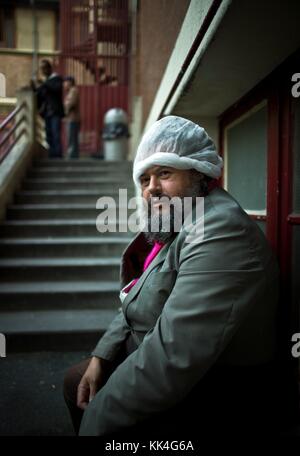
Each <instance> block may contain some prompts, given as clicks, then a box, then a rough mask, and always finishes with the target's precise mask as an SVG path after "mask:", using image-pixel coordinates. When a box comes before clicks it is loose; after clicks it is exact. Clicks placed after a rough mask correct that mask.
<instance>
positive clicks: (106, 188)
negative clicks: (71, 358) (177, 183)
mask: <svg viewBox="0 0 300 456" xmlns="http://www.w3.org/2000/svg"><path fill="white" fill-rule="evenodd" d="M131 168H132V164H131V162H126V161H124V162H105V161H98V160H92V159H90V160H88V159H82V160H78V161H76V160H74V161H63V160H46V159H43V160H37V161H35V162H34V165H33V167H32V169H31V170H30V171H29V173H28V175H27V178H26V179H25V181H24V182H23V186H22V189H21V190H20V191H19V192H18V193H17V194H16V195H15V201H14V203H13V204H12V205H10V206H9V207H8V208H7V218H6V220H5V221H4V222H2V223H1V224H0V302H1V307H0V332H1V333H4V334H5V335H6V338H7V351H8V352H9V351H11V350H13V351H14V350H20V349H22V350H24V351H26V350H31V349H34V350H44V349H51V350H55V349H58V350H60V349H64V348H65V347H68V348H69V349H74V350H77V349H84V348H87V349H92V348H93V345H94V344H95V343H96V342H97V340H98V339H99V337H100V336H101V334H103V332H104V331H105V330H106V328H107V326H108V325H109V323H110V321H111V320H112V319H113V317H114V315H116V313H117V309H118V307H119V306H120V302H119V298H118V294H119V268H120V257H121V254H122V251H123V250H124V249H125V247H126V245H127V244H128V242H129V241H130V239H131V238H132V236H133V234H132V233H131V232H130V231H128V230H127V232H119V230H118V229H117V230H116V232H109V233H108V232H106V233H99V232H98V231H97V229H96V217H97V216H98V215H99V214H101V212H102V210H100V209H96V201H97V199H98V198H100V197H101V196H112V197H115V199H116V201H118V191H119V188H127V189H128V198H130V197H132V196H134V186H133V183H132V177H131ZM128 212H129V211H128ZM123 224H127V220H121V221H119V226H121V225H123ZM124 226H126V225H124Z"/></svg>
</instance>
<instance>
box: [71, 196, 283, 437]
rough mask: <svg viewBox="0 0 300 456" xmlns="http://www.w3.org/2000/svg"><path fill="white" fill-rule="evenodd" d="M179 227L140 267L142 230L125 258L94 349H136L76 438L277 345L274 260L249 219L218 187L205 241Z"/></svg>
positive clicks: (256, 360) (267, 356) (136, 419)
mask: <svg viewBox="0 0 300 456" xmlns="http://www.w3.org/2000/svg"><path fill="white" fill-rule="evenodd" d="M186 237H187V232H186V231H185V230H184V229H183V230H181V231H180V232H179V233H178V234H177V236H176V237H175V239H174V240H173V241H171V242H169V243H168V244H166V245H165V246H164V247H163V248H162V250H161V251H160V252H159V253H158V255H157V256H156V257H155V259H154V260H153V261H152V263H151V264H150V265H149V267H148V268H147V269H146V271H145V272H144V273H142V274H141V271H142V264H143V260H144V258H145V256H146V254H147V252H148V251H149V247H150V246H149V245H147V243H146V242H145V239H144V235H143V233H139V234H138V235H137V236H136V237H135V239H133V241H132V242H131V243H130V244H129V246H128V247H127V249H126V250H125V252H124V254H123V257H122V264H121V288H122V287H123V286H124V285H125V284H127V283H128V282H129V281H130V280H131V279H133V278H134V277H138V276H139V275H140V274H141V277H140V279H139V281H138V282H137V284H136V285H135V286H134V287H133V288H132V289H131V290H130V291H129V293H128V295H127V296H126V298H125V300H124V301H123V303H122V311H120V312H119V313H118V315H117V316H116V317H115V319H114V320H113V322H112V323H111V325H110V327H109V328H108V330H107V331H106V333H105V334H104V336H103V337H102V338H101V339H100V341H99V343H98V345H97V347H96V348H95V350H94V352H93V355H95V356H99V357H102V358H104V359H107V360H111V361H113V360H114V359H115V357H116V356H117V354H118V352H119V350H120V348H121V347H122V346H124V344H125V343H126V341H128V339H129V338H131V340H132V339H133V340H134V342H135V344H136V349H135V350H133V351H132V353H130V354H128V356H127V358H126V359H125V360H124V361H123V362H122V363H121V364H120V365H119V366H118V367H117V368H116V370H115V371H114V372H113V373H112V375H111V376H110V378H109V379H108V381H107V383H106V384H105V385H104V386H103V388H101V389H100V391H99V392H98V393H97V395H96V396H95V398H94V399H93V400H92V401H91V403H90V404H89V406H88V407H87V409H86V411H85V413H84V417H83V421H82V424H81V428H80V435H97V436H102V435H107V434H110V433H114V432H118V431H122V430H124V429H126V428H127V427H128V426H133V425H136V424H137V423H140V422H142V421H143V420H145V419H147V418H149V417H152V416H155V415H156V414H159V413H162V412H164V411H165V410H168V409H169V408H171V407H173V406H174V405H176V404H177V403H178V402H180V401H182V400H184V398H185V397H186V396H187V395H188V394H189V392H190V391H191V390H192V389H193V388H194V387H195V385H197V384H198V382H199V381H200V380H201V379H202V378H203V377H204V376H205V375H206V374H207V373H208V372H209V371H210V370H211V369H212V368H213V367H215V366H252V365H260V364H262V363H268V362H269V361H271V360H272V359H273V357H274V354H275V351H276V323H275V322H276V311H277V304H278V274H279V270H278V265H277V261H276V259H275V257H274V254H273V253H272V250H271V248H270V246H269V244H268V242H267V240H266V238H265V236H264V235H263V233H262V232H261V230H260V229H259V228H258V226H257V225H256V223H255V222H254V221H253V220H251V219H250V217H249V216H248V215H247V214H246V213H245V212H244V211H243V209H242V208H241V207H240V206H239V204H238V203H237V201H236V200H235V199H234V198H233V197H232V196H231V195H230V194H229V193H227V192H226V191H225V190H223V189H221V188H216V189H214V190H212V191H211V192H210V193H209V195H208V196H206V197H205V200H204V238H203V239H202V241H201V242H199V243H196V244H194V243H187V242H186Z"/></svg>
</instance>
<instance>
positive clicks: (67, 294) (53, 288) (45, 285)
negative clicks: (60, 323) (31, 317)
mask: <svg viewBox="0 0 300 456" xmlns="http://www.w3.org/2000/svg"><path fill="white" fill-rule="evenodd" d="M32 279H34V278H32ZM119 306H120V299H119V282H100V281H94V282H93V281H78V280H77V281H60V282H55V281H50V280H49V281H44V282H43V281H40V282H34V281H32V282H14V283H11V282H3V283H0V311H1V313H0V321H1V323H2V313H3V312H6V311H22V310H23V311H25V310H26V311H27V310H30V311H37V310H67V309H69V310H71V309H81V310H88V309H90V310H91V309H98V310H99V309H110V310H111V309H117V308H118V307H119ZM1 328H2V326H1ZM1 331H2V329H1ZM3 332H4V331H3Z"/></svg>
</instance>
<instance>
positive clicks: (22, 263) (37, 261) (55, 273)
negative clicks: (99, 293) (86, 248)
mask: <svg viewBox="0 0 300 456" xmlns="http://www.w3.org/2000/svg"><path fill="white" fill-rule="evenodd" d="M119 272H120V259H119V258H88V259H87V258H65V257H64V258H13V259H11V258H4V259H1V258H0V283H1V282H24V281H32V278H34V280H35V281H36V282H38V281H47V280H49V278H51V280H53V281H54V280H57V281H63V280H90V281H97V280H98V281H99V282H103V281H104V282H107V281H109V282H112V281H118V280H119Z"/></svg>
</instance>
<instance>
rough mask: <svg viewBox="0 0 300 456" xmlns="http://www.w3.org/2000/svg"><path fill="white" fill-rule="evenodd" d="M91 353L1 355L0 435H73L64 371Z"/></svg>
mask: <svg viewBox="0 0 300 456" xmlns="http://www.w3.org/2000/svg"><path fill="white" fill-rule="evenodd" d="M88 355H89V353H88V352H82V351H81V352H78V351H77V352H65V353H61V352H35V353H13V354H7V357H6V358H0V391H1V394H0V436H71V435H74V433H73V428H72V425H71V421H70V418H69V414H68V410H67V408H66V405H65V403H64V399H63V394H62V383H63V377H64V372H65V371H66V370H67V369H68V367H69V366H71V365H72V364H76V363H77V362H79V361H81V360H82V359H84V358H85V357H87V356H88Z"/></svg>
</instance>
